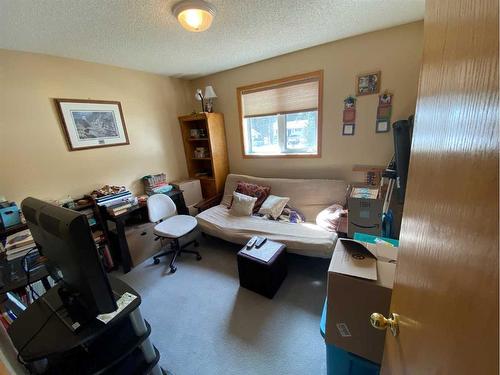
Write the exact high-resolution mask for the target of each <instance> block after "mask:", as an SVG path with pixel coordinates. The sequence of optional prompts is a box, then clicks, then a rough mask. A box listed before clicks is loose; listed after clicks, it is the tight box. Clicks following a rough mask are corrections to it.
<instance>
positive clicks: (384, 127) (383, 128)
mask: <svg viewBox="0 0 500 375" xmlns="http://www.w3.org/2000/svg"><path fill="white" fill-rule="evenodd" d="M389 130H390V127H389V120H387V119H380V120H377V124H376V126H375V132H377V133H387V132H388V131H389Z"/></svg>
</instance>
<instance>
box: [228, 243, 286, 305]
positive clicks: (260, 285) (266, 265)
mask: <svg viewBox="0 0 500 375" xmlns="http://www.w3.org/2000/svg"><path fill="white" fill-rule="evenodd" d="M245 250H246V247H244V248H243V249H242V250H240V251H239V252H238V254H237V260H238V274H239V277H240V286H242V287H243V288H246V289H249V290H252V291H254V292H256V293H259V294H261V295H263V296H265V297H267V298H273V297H274V295H275V294H276V292H277V291H278V289H279V287H280V285H281V283H282V282H283V280H284V279H285V277H286V275H287V262H286V247H285V245H284V244H282V243H279V242H274V241H270V240H267V241H266V243H264V245H263V246H262V250H264V252H265V251H274V254H273V255H272V256H271V258H270V259H269V260H268V261H265V260H262V259H258V258H257V256H258V255H257V254H259V253H262V251H259V250H261V249H255V247H254V250H251V251H248V250H247V251H245ZM252 251H254V252H255V254H256V255H255V256H252V255H248V253H252Z"/></svg>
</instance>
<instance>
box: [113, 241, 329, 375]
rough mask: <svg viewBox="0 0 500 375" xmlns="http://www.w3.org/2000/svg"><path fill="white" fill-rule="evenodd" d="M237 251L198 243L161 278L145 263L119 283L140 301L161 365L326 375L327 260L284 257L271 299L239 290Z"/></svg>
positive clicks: (184, 371)
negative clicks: (284, 268) (283, 273)
mask: <svg viewBox="0 0 500 375" xmlns="http://www.w3.org/2000/svg"><path fill="white" fill-rule="evenodd" d="M239 248H240V246H238V245H234V244H229V243H226V242H224V241H220V240H218V239H215V238H210V237H207V238H202V237H200V247H199V250H200V252H201V254H202V256H203V260H201V261H199V262H198V261H196V260H195V257H194V256H192V255H190V254H185V255H183V256H182V257H181V258H180V259H179V260H178V262H177V267H178V269H177V272H176V273H175V274H169V273H168V263H167V262H168V260H169V259H168V260H167V259H166V258H163V260H162V262H161V263H160V264H159V265H153V262H152V259H150V260H147V261H145V262H144V263H142V264H141V265H139V266H137V267H135V268H134V269H133V270H132V271H131V272H129V273H128V274H126V275H122V276H120V277H121V278H122V279H123V280H125V281H127V282H128V283H130V285H131V286H132V287H134V288H135V289H136V290H137V291H138V292H139V293H140V294H141V297H142V304H141V310H142V314H143V316H144V318H145V319H146V320H148V321H149V323H150V324H151V327H152V341H153V343H154V345H155V346H156V347H157V348H158V350H159V351H160V353H161V359H160V364H161V366H162V367H163V368H164V369H166V370H168V371H169V372H171V373H172V374H174V375H195V374H203V375H210V374H235V375H236V374H237V375H247V374H248V375H267V374H269V375H271V374H272V375H281V374H283V375H285V374H286V375H294V374H297V375H298V374H300V375H304V374H311V375H320V374H326V357H325V344H324V341H323V338H322V337H321V335H320V332H319V321H320V317H321V310H322V307H323V302H324V298H325V295H326V276H327V270H328V263H329V262H328V260H325V259H315V258H308V257H302V256H298V255H293V254H292V255H290V254H289V255H288V276H287V278H286V279H285V281H284V282H283V284H282V285H281V288H280V289H279V291H278V292H277V294H276V295H275V297H274V299H272V300H269V299H267V298H265V297H262V296H260V295H258V294H256V293H253V292H251V291H249V290H246V289H244V288H240V287H239V281H238V269H237V265H236V252H237V251H238V250H239Z"/></svg>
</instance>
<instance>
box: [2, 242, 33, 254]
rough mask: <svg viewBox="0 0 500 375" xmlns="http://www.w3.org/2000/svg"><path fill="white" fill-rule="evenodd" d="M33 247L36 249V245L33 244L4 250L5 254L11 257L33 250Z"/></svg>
mask: <svg viewBox="0 0 500 375" xmlns="http://www.w3.org/2000/svg"><path fill="white" fill-rule="evenodd" d="M34 247H36V245H35V243H34V242H33V243H32V244H29V245H25V246H21V247H14V248H11V249H7V250H5V254H7V255H13V254H17V253H21V252H27V251H29V250H31V249H33V248H34Z"/></svg>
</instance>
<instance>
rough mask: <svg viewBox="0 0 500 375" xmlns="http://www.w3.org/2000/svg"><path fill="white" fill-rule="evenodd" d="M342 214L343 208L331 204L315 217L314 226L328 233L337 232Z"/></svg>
mask: <svg viewBox="0 0 500 375" xmlns="http://www.w3.org/2000/svg"><path fill="white" fill-rule="evenodd" d="M343 213H344V207H342V206H341V205H340V204H332V205H331V206H330V207H327V208H325V209H324V210H323V211H321V212H320V213H319V214H318V216H316V224H318V225H319V226H320V227H321V228H323V229H325V230H327V231H329V232H337V231H338V229H339V226H340V222H341V218H342V214H343Z"/></svg>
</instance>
